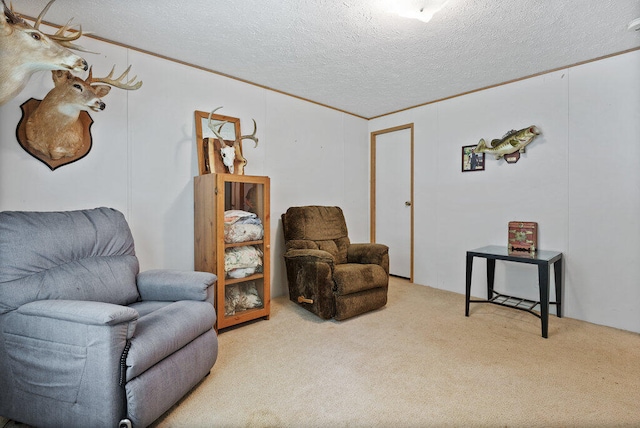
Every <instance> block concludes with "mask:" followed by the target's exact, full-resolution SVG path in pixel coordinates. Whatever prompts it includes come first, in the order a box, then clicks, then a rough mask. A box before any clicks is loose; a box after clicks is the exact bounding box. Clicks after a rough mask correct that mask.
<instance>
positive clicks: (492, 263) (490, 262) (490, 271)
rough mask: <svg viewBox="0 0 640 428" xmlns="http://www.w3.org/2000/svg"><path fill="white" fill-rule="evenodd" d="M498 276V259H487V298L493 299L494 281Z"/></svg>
mask: <svg viewBox="0 0 640 428" xmlns="http://www.w3.org/2000/svg"><path fill="white" fill-rule="evenodd" d="M495 277H496V259H487V300H491V299H493V281H494V279H495Z"/></svg>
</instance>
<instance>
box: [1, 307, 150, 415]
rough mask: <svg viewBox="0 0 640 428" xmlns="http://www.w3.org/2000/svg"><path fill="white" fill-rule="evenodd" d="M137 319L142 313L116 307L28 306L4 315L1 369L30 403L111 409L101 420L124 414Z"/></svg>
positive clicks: (106, 411) (54, 406)
mask: <svg viewBox="0 0 640 428" xmlns="http://www.w3.org/2000/svg"><path fill="white" fill-rule="evenodd" d="M137 321H138V312H137V311H136V310H134V309H132V308H128V307H125V306H120V305H114V304H111V303H102V302H94V301H77V300H40V301H34V302H30V303H26V304H24V305H22V306H20V307H19V308H18V309H16V310H14V311H11V312H9V313H7V314H5V315H3V323H2V324H3V328H2V331H1V332H0V335H1V336H2V339H1V340H2V341H3V342H4V347H3V351H4V352H3V354H2V358H1V359H0V369H1V370H2V371H3V372H4V373H11V376H10V380H11V384H12V385H13V388H14V389H13V390H14V391H17V390H20V395H21V396H22V397H23V399H24V400H33V401H34V403H44V402H46V403H47V405H48V406H50V408H54V409H55V408H57V407H58V406H59V407H61V408H63V407H64V406H71V405H73V406H78V407H79V408H82V409H85V408H86V409H90V408H92V407H91V406H92V405H93V406H94V407H96V409H98V408H99V409H105V410H104V411H103V410H100V411H101V412H102V416H96V417H100V418H104V417H105V415H109V414H111V413H113V412H117V413H120V412H121V411H122V406H123V404H122V403H123V401H122V396H123V392H122V391H123V390H122V387H121V386H120V384H119V380H120V379H122V376H123V373H124V370H123V367H122V366H121V358H122V355H123V352H126V349H127V342H128V341H129V340H130V339H131V338H132V337H133V335H134V332H135V329H136V324H137ZM3 379H7V378H6V377H4V376H3ZM96 402H97V403H100V405H99V406H96V405H95V403H96ZM97 420H102V419H93V421H94V422H95V421H97ZM89 425H91V422H90V423H89Z"/></svg>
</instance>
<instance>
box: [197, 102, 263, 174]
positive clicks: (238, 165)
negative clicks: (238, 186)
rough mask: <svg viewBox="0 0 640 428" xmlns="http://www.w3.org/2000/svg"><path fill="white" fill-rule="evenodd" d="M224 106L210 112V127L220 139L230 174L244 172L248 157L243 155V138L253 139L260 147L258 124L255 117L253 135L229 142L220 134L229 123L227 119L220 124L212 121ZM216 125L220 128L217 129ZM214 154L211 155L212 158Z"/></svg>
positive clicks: (224, 161) (223, 161)
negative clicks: (257, 135)
mask: <svg viewBox="0 0 640 428" xmlns="http://www.w3.org/2000/svg"><path fill="white" fill-rule="evenodd" d="M221 108H222V107H218V108H216V109H214V110H212V111H211V113H209V123H208V126H209V129H211V131H212V132H213V134H214V135H215V136H216V138H217V139H218V141H219V142H220V157H221V158H222V163H223V164H224V166H225V167H226V168H227V170H228V171H229V174H237V175H243V174H244V167H245V166H246V165H247V159H246V158H245V157H244V156H243V155H242V140H253V141H254V142H255V143H256V145H255V147H258V138H257V137H256V132H257V130H258V126H257V125H256V121H255V119H252V120H253V134H251V135H242V136H240V137H236V139H235V140H234V141H232V142H230V143H231V144H227V141H226V140H225V139H224V137H223V136H222V135H221V134H220V131H221V129H222V127H223V126H224V125H225V124H226V123H228V122H226V121H222V122H220V123H219V124H214V123H213V121H212V117H213V115H214V113H215V112H216V111H218V110H220V109H221ZM216 127H217V128H218V129H216ZM211 157H212V156H210V158H211Z"/></svg>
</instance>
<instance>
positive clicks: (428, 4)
mask: <svg viewBox="0 0 640 428" xmlns="http://www.w3.org/2000/svg"><path fill="white" fill-rule="evenodd" d="M448 1H449V0H420V1H412V2H404V5H403V4H402V2H397V1H396V2H394V5H393V7H392V8H391V9H390V12H393V13H395V14H397V15H399V16H401V17H403V18H412V19H417V20H419V21H422V22H429V21H431V18H433V15H434V14H435V13H436V12H438V11H439V10H440V9H442V8H443V7H444V6H445V5H446V4H447V2H448ZM398 3H400V4H398Z"/></svg>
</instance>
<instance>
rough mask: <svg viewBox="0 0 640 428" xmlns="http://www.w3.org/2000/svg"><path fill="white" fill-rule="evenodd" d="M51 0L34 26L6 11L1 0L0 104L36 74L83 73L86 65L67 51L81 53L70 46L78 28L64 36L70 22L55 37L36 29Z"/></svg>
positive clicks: (76, 47)
mask: <svg viewBox="0 0 640 428" xmlns="http://www.w3.org/2000/svg"><path fill="white" fill-rule="evenodd" d="M54 1H55V0H51V1H50V2H49V3H48V4H47V6H45V8H44V9H43V10H42V12H41V13H40V16H38V19H37V20H36V22H35V24H34V26H31V25H29V24H27V23H26V22H25V21H24V20H23V19H22V18H20V17H19V16H18V15H16V14H14V13H13V11H12V10H11V9H8V8H7V5H6V4H5V2H4V0H2V1H1V2H0V9H1V13H0V105H2V104H5V103H6V102H8V101H9V100H11V99H12V98H14V97H15V96H16V95H18V93H19V92H20V91H21V90H22V89H23V88H24V87H25V86H26V85H27V82H28V81H29V78H30V77H31V75H32V74H33V73H35V72H36V71H42V70H75V71H80V70H83V71H86V70H87V68H88V66H87V62H86V61H85V60H84V59H82V58H81V57H79V56H78V55H76V54H74V53H73V52H71V51H70V50H69V49H76V50H82V51H83V50H84V49H83V48H81V47H80V46H77V45H75V44H73V43H71V42H72V41H74V40H77V39H78V38H79V37H80V36H81V35H82V28H81V27H80V29H79V31H77V32H75V33H73V34H71V35H65V33H67V31H69V29H70V27H69V25H70V24H71V21H69V22H68V23H67V25H65V26H64V27H62V28H60V29H59V30H58V31H57V32H56V33H55V34H45V33H43V32H42V31H40V30H39V29H38V27H39V26H40V23H41V22H42V17H43V16H44V15H45V13H47V10H49V7H50V6H51V4H52V3H53V2H54ZM68 48H69V49H68Z"/></svg>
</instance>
